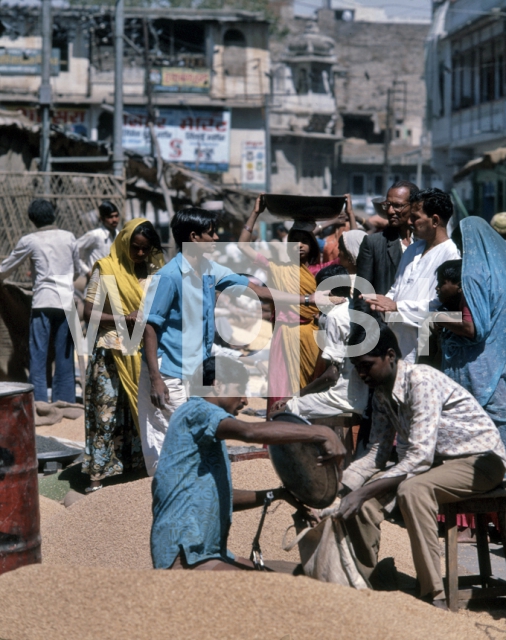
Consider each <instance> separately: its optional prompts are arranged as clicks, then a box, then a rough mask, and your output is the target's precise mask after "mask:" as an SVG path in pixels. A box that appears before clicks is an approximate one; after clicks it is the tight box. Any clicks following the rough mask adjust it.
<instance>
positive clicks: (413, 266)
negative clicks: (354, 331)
mask: <svg viewBox="0 0 506 640" xmlns="http://www.w3.org/2000/svg"><path fill="white" fill-rule="evenodd" d="M410 203H411V213H410V223H411V225H412V227H413V233H414V235H415V237H416V242H414V243H413V244H412V245H411V246H410V247H408V249H407V250H406V252H405V253H404V255H403V256H402V259H401V262H400V264H399V268H398V270H397V275H396V278H395V282H394V284H393V285H392V287H391V288H390V291H389V292H388V293H387V294H386V296H385V295H377V296H375V297H374V299H372V298H368V299H367V300H366V302H367V304H369V305H370V308H371V310H372V311H376V312H379V313H384V314H386V315H385V320H386V321H387V322H391V323H392V325H391V327H392V331H393V332H394V333H395V336H396V338H397V341H398V343H399V347H400V349H401V353H402V358H403V360H405V361H406V362H410V363H414V362H415V361H416V360H417V357H418V355H419V353H420V349H419V348H418V347H419V344H418V342H419V340H418V338H419V331H420V328H421V327H422V325H424V323H426V321H427V319H428V317H429V314H430V313H431V312H432V311H436V309H438V308H439V304H440V303H439V299H438V297H437V292H436V287H437V275H436V269H437V268H438V267H439V265H441V264H443V262H446V261H447V260H458V259H459V258H460V253H459V250H458V249H457V247H456V245H455V244H454V242H453V240H450V239H449V238H448V233H447V230H446V227H447V225H448V222H449V221H450V218H451V217H452V215H453V204H452V201H451V198H450V195H449V194H448V193H444V192H443V191H441V189H425V190H424V191H419V192H418V193H416V194H414V195H412V196H411V197H410ZM395 312H396V313H395ZM420 346H422V341H421V344H420Z"/></svg>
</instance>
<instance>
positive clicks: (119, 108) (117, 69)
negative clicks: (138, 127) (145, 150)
mask: <svg viewBox="0 0 506 640" xmlns="http://www.w3.org/2000/svg"><path fill="white" fill-rule="evenodd" d="M124 9H125V0H116V9H115V11H114V131H113V152H112V165H113V170H114V175H115V176H118V177H121V176H123V143H122V138H123V47H124V44H123V29H124Z"/></svg>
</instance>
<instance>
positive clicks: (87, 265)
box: [77, 200, 119, 279]
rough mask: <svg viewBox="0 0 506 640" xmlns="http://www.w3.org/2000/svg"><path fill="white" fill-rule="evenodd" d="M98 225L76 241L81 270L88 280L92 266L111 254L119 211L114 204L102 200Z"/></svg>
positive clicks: (116, 231)
mask: <svg viewBox="0 0 506 640" xmlns="http://www.w3.org/2000/svg"><path fill="white" fill-rule="evenodd" d="M98 213H99V215H100V225H99V226H98V228H97V229H92V230H91V231H88V233H85V234H84V235H83V236H81V237H80V238H79V240H78V241H77V246H78V248H79V254H80V256H81V270H82V272H83V273H84V274H85V275H86V276H87V278H88V279H89V278H90V276H91V271H92V269H93V265H94V264H95V262H96V261H97V260H100V259H101V258H105V257H106V256H108V255H109V253H110V252H111V245H112V243H113V242H114V240H116V236H117V235H118V225H119V211H118V209H117V207H116V205H115V204H113V203H112V202H110V201H109V200H104V202H102V204H101V205H100V206H99V207H98Z"/></svg>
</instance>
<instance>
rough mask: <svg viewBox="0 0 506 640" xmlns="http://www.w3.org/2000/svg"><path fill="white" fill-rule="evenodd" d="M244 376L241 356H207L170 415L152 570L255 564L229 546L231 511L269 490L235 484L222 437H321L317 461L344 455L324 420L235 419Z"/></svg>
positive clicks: (157, 486)
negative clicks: (187, 393) (311, 422)
mask: <svg viewBox="0 0 506 640" xmlns="http://www.w3.org/2000/svg"><path fill="white" fill-rule="evenodd" d="M225 375H226V379H225ZM247 382H248V373H247V371H246V368H245V367H244V365H243V364H242V363H240V362H238V361H237V360H233V359H231V358H225V357H216V358H214V357H211V358H208V359H207V360H205V361H204V363H203V365H202V367H201V368H199V369H197V372H196V373H195V375H194V376H193V380H192V384H191V392H192V394H194V396H193V397H191V398H189V400H188V402H186V403H185V404H183V405H181V406H180V407H179V408H178V409H176V411H175V412H174V414H173V416H172V418H171V421H170V427H169V430H168V432H167V435H166V437H165V441H164V444H163V447H162V451H161V454H160V460H159V462H158V466H157V469H156V472H155V476H154V478H153V527H152V530H151V555H152V558H153V565H154V567H155V569H208V570H216V571H226V570H238V569H252V568H253V564H252V563H251V562H250V561H249V560H246V559H244V558H234V555H233V554H232V553H230V551H228V550H227V538H228V532H229V529H230V525H231V522H232V510H236V511H238V510H243V509H252V508H254V507H260V506H262V504H263V503H264V499H265V496H266V493H267V492H266V491H238V490H237V489H232V479H231V475H230V462H229V459H228V454H227V448H226V446H225V442H224V440H225V439H227V438H228V439H234V440H240V441H242V442H248V443H252V442H258V443H263V444H288V443H291V442H312V443H318V444H320V445H321V448H322V455H321V457H320V459H319V463H320V464H323V463H324V462H327V461H329V462H330V461H331V462H334V461H335V459H336V458H337V461H338V462H339V461H340V459H342V458H343V456H344V447H343V445H342V444H341V442H340V441H339V439H338V437H337V436H336V434H335V433H334V432H333V431H332V430H331V429H329V428H328V427H323V426H318V425H304V424H301V425H298V424H292V423H288V422H254V423H251V422H241V421H240V420H236V419H235V418H234V416H235V415H237V413H238V412H239V410H240V409H242V408H243V407H244V406H246V405H247V404H248V401H247V399H246V397H245V393H246V385H247ZM206 387H207V388H206ZM209 389H210V391H209ZM195 394H200V395H201V396H202V397H195ZM273 493H274V499H275V500H279V499H281V498H284V499H289V500H290V495H289V494H288V492H287V491H286V490H285V489H283V488H281V489H275V490H274V492H273ZM292 501H293V498H292Z"/></svg>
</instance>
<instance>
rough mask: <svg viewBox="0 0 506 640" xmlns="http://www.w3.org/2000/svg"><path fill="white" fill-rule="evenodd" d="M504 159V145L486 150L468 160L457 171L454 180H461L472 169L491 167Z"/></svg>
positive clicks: (505, 158) (505, 159) (505, 148)
mask: <svg viewBox="0 0 506 640" xmlns="http://www.w3.org/2000/svg"><path fill="white" fill-rule="evenodd" d="M505 161H506V147H498V148H497V149H494V150H493V151H487V152H486V153H484V154H483V155H482V156H481V157H480V158H474V159H473V160H470V161H469V162H468V163H467V164H466V165H464V167H463V168H462V169H461V170H460V171H458V172H457V173H456V174H455V175H454V176H453V179H454V180H455V182H458V181H459V180H462V179H463V178H465V177H466V176H468V175H469V174H470V173H472V172H473V171H477V170H478V169H493V168H494V167H495V166H496V165H498V164H502V163H503V162H505Z"/></svg>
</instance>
